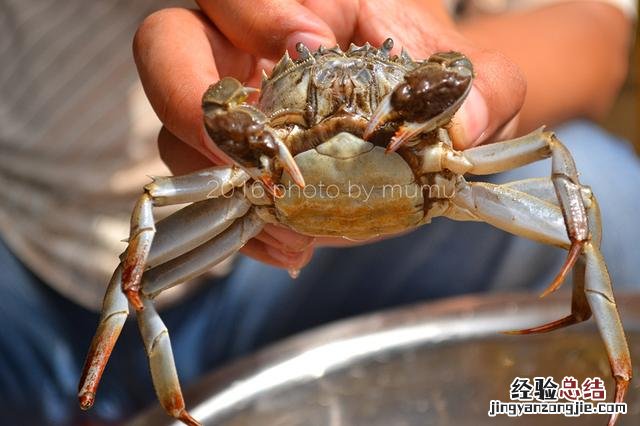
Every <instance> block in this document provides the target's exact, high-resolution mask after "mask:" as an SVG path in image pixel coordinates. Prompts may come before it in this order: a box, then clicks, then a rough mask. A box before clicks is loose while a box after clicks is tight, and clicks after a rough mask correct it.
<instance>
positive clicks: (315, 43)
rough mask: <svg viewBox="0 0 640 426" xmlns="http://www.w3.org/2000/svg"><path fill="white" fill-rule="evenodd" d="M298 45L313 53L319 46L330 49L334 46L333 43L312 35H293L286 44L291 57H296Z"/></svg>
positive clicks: (300, 33) (297, 33)
mask: <svg viewBox="0 0 640 426" xmlns="http://www.w3.org/2000/svg"><path fill="white" fill-rule="evenodd" d="M298 43H302V44H304V45H305V46H307V48H309V50H312V51H313V50H317V49H318V47H320V46H324V47H331V46H333V45H334V44H335V41H334V40H331V39H328V38H326V37H323V36H321V35H319V34H314V33H305V32H296V33H293V34H291V35H290V36H289V37H288V38H287V44H286V46H287V50H288V51H289V54H290V55H291V56H293V57H298V51H297V50H296V45H297V44H298Z"/></svg>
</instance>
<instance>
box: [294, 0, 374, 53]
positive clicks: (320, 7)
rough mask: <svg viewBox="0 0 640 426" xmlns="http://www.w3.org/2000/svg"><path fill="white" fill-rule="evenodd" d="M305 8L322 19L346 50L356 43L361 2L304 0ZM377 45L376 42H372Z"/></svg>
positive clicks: (349, 0) (350, 0)
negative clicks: (352, 43) (355, 37)
mask: <svg viewBox="0 0 640 426" xmlns="http://www.w3.org/2000/svg"><path fill="white" fill-rule="evenodd" d="M303 3H304V6H305V7H306V8H307V9H309V10H310V11H311V12H313V13H314V14H315V15H316V16H318V17H319V18H320V19H322V20H323V21H324V22H326V24H327V25H328V26H329V28H330V29H331V31H332V32H333V34H334V36H335V39H336V42H337V43H338V44H339V45H340V46H341V47H342V48H343V49H346V48H348V46H349V43H351V42H352V41H354V36H355V31H356V28H357V22H358V14H359V12H360V11H359V8H360V5H359V2H358V1H354V0H334V1H326V0H304V2H303ZM371 43H373V44H375V41H371ZM314 47H315V46H314Z"/></svg>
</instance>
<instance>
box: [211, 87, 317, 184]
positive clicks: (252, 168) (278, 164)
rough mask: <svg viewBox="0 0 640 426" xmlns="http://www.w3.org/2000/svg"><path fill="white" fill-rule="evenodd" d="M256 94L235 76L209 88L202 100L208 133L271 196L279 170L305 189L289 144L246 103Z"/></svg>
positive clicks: (259, 112) (260, 114)
mask: <svg viewBox="0 0 640 426" xmlns="http://www.w3.org/2000/svg"><path fill="white" fill-rule="evenodd" d="M256 91H258V89H254V88H248V87H244V86H243V85H242V84H241V83H240V82H239V81H238V80H236V79H234V78H232V77H225V78H223V79H222V80H220V81H219V82H217V83H216V84H214V85H212V86H211V87H209V90H207V92H206V93H205V94H204V96H203V98H202V108H203V111H204V121H205V128H206V130H207V133H208V135H209V137H210V138H211V139H212V140H214V141H215V142H216V144H217V145H218V147H219V148H220V149H222V151H223V152H224V153H225V154H227V155H228V156H229V157H230V158H231V159H232V160H233V161H235V162H236V163H238V165H240V166H241V167H243V168H244V169H245V170H247V172H249V174H250V175H251V176H252V177H253V178H254V179H256V180H259V181H261V182H262V183H263V184H264V185H265V187H266V188H267V190H268V191H269V192H271V193H272V194H274V195H278V192H279V189H278V188H277V187H276V186H275V184H274V179H273V177H274V175H276V172H277V171H278V170H279V169H284V170H285V171H287V173H289V175H291V177H292V179H293V181H294V182H295V183H296V184H297V185H299V186H300V187H304V184H305V183H304V178H303V177H302V173H300V169H299V168H298V166H297V165H296V162H295V161H294V159H293V156H292V155H291V152H289V148H288V147H287V145H286V144H285V143H284V141H283V140H282V139H281V138H280V137H278V135H277V134H276V132H275V130H274V129H272V128H271V127H270V126H269V125H268V124H267V123H268V118H267V116H266V115H265V114H264V113H263V112H262V111H260V110H259V109H257V108H255V107H253V106H252V105H250V104H248V103H246V102H245V101H246V100H247V98H248V97H249V95H250V93H252V92H256Z"/></svg>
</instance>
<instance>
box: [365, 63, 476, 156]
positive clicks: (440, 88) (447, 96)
mask: <svg viewBox="0 0 640 426" xmlns="http://www.w3.org/2000/svg"><path fill="white" fill-rule="evenodd" d="M472 79H473V67H472V65H471V62H470V61H469V59H467V58H466V57H465V56H464V55H462V54H461V53H456V52H448V53H437V54H435V55H432V56H431V57H430V58H429V59H428V60H427V61H426V62H424V63H423V64H422V65H420V66H419V67H417V68H416V69H414V70H412V71H410V72H408V73H407V74H406V75H405V79H404V82H402V83H400V84H399V85H398V86H396V88H395V89H394V90H393V91H391V92H390V93H389V94H388V95H387V96H385V98H384V99H383V100H382V101H381V102H380V104H379V105H378V108H376V110H375V111H374V113H373V115H372V117H371V120H370V122H369V124H368V125H367V127H366V129H365V132H364V138H365V139H367V138H369V137H370V136H371V135H372V134H373V132H375V130H376V129H377V128H378V127H379V126H380V125H382V124H385V123H387V122H396V123H398V126H399V128H398V130H397V131H396V134H395V136H394V137H393V138H392V140H391V141H390V143H389V146H388V147H387V152H391V151H395V150H397V149H398V148H399V147H400V146H401V145H402V144H403V143H404V142H406V141H407V140H409V139H411V138H413V137H415V136H417V135H418V134H420V133H426V132H430V131H432V130H435V129H437V128H438V127H441V126H443V125H445V124H447V123H448V122H449V121H450V120H451V118H452V117H453V115H454V114H455V112H456V111H457V110H458V108H460V106H461V105H462V102H463V101H464V100H465V98H466V97H467V95H468V94H469V91H470V90H471V83H472Z"/></svg>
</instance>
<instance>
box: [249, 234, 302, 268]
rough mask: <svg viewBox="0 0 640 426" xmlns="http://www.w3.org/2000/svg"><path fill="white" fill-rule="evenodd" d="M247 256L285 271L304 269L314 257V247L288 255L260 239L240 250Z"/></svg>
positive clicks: (251, 241) (250, 242)
mask: <svg viewBox="0 0 640 426" xmlns="http://www.w3.org/2000/svg"><path fill="white" fill-rule="evenodd" d="M240 251H241V252H242V253H244V254H246V255H247V256H249V257H251V258H253V259H256V260H258V261H260V262H263V263H266V264H268V265H271V266H275V267H277V268H283V269H296V270H299V269H302V268H303V267H304V266H305V265H306V264H307V263H309V261H310V260H311V257H312V256H313V247H308V248H306V249H305V250H303V251H302V252H298V253H287V252H283V251H281V250H278V249H275V248H274V247H272V246H270V245H268V244H265V243H264V242H262V241H260V240H259V239H256V238H254V239H252V240H250V241H249V242H248V243H247V244H245V246H244V247H243V248H242V249H241V250H240Z"/></svg>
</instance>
